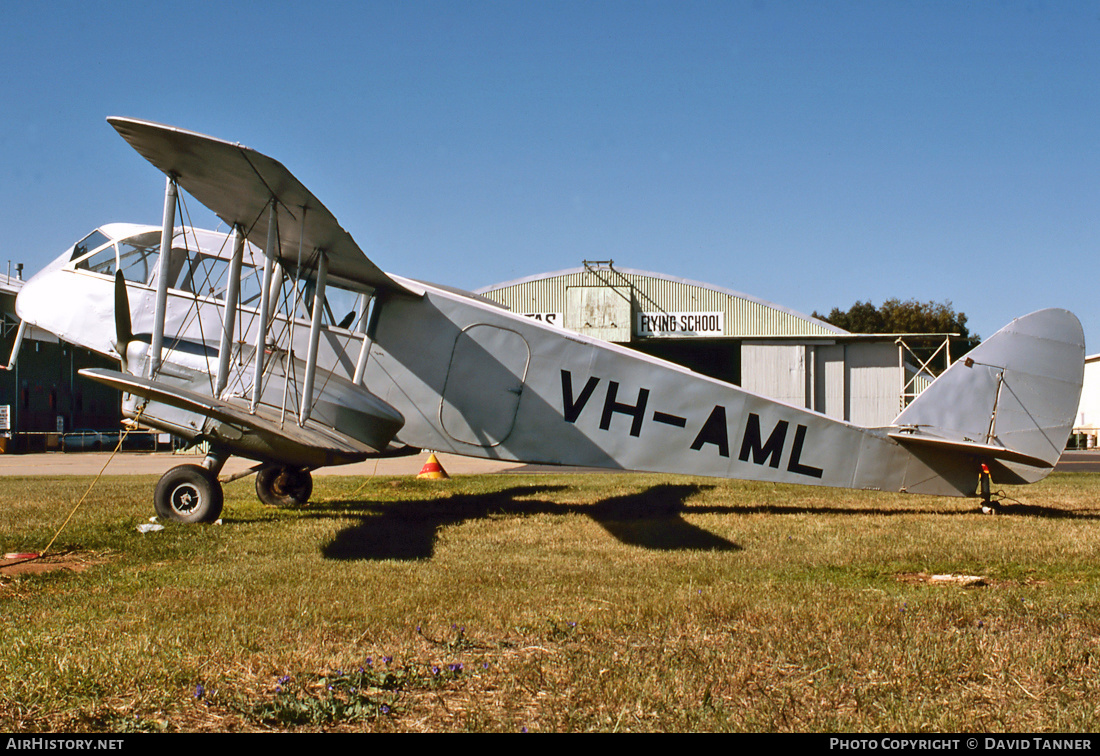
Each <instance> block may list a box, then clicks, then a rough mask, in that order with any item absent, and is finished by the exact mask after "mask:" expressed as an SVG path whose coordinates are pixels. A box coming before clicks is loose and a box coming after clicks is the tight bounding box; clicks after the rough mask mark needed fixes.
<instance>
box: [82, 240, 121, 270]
mask: <svg viewBox="0 0 1100 756" xmlns="http://www.w3.org/2000/svg"><path fill="white" fill-rule="evenodd" d="M76 267H77V269H78V270H90V271H91V272H92V273H102V274H103V275H106V276H113V275H114V274H115V269H116V266H115V245H113V244H109V245H108V246H106V247H104V248H103V249H101V250H99V251H98V252H96V253H95V254H94V255H91V256H90V257H87V258H85V259H83V260H81V261H80V262H78V263H77V264H76Z"/></svg>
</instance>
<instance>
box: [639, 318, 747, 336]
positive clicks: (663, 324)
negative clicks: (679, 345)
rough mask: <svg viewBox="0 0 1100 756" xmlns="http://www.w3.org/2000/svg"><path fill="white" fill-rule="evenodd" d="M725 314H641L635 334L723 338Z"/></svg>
mask: <svg viewBox="0 0 1100 756" xmlns="http://www.w3.org/2000/svg"><path fill="white" fill-rule="evenodd" d="M724 316H725V313H723V312H639V313H638V323H637V326H638V327H637V329H636V331H635V333H636V334H637V335H638V336H641V337H643V338H653V337H660V338H681V339H683V338H698V337H700V336H721V335H722V334H723V333H724V331H725V325H726V323H725V317H724Z"/></svg>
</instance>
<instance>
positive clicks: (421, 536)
mask: <svg viewBox="0 0 1100 756" xmlns="http://www.w3.org/2000/svg"><path fill="white" fill-rule="evenodd" d="M707 488H710V486H700V485H694V484H688V485H672V484H663V485H658V486H652V487H650V488H647V489H646V490H644V491H640V492H637V493H632V494H626V495H624V496H614V497H611V498H608V499H604V500H602V501H599V502H596V503H595V504H561V503H558V502H554V501H551V500H549V499H543V498H535V497H539V496H540V495H542V494H550V493H553V492H554V491H559V490H564V489H565V487H564V486H549V485H534V486H515V487H512V488H508V489H505V490H503V491H494V492H491V493H485V494H459V495H455V496H449V497H446V498H442V499H436V500H432V501H409V502H386V503H384V504H383V503H377V502H347V501H337V502H329V503H327V504H322V505H320V506H318V505H311V506H310V509H311V510H313V511H314V512H315V513H316V515H317V516H325V515H327V514H328V513H329V512H331V513H336V512H339V513H340V514H341V516H344V517H347V516H348V515H349V514H352V515H353V514H354V512H356V511H359V512H362V513H363V516H362V519H361V522H360V523H359V524H356V525H353V526H351V527H349V528H346V529H345V530H343V531H341V532H340V533H338V534H337V536H336V538H335V539H334V540H333V541H332V543H330V544H328V545H327V546H326V547H325V548H324V549H323V550H322V554H323V555H324V556H325V557H326V558H328V559H341V560H375V559H399V560H416V559H427V558H430V557H431V556H432V553H433V550H434V546H435V540H436V533H437V532H438V530H439V529H440V528H441V527H443V526H445V525H454V524H458V523H461V522H465V521H468V520H475V519H479V518H485V517H492V516H499V515H511V516H532V515H539V514H552V515H564V514H583V515H587V516H589V517H591V518H592V519H593V520H594V521H595V522H597V523H599V525H600V526H601V527H603V528H604V530H606V531H607V532H608V533H609V534H611V535H612V536H613V537H615V538H616V539H617V540H619V541H620V542H622V543H625V544H629V545H632V546H640V547H642V548H647V549H654V550H662V551H677V550H685V549H693V550H703V551H737V550H739V549H740V548H741V547H740V546H738V545H737V544H735V543H732V542H731V541H728V540H726V539H725V538H721V537H720V536H717V535H714V534H713V533H708V532H707V531H705V530H703V529H701V528H698V527H696V526H694V525H692V524H690V523H688V522H686V521H685V520H684V519H683V517H682V516H681V514H682V512H683V510H684V502H685V501H686V500H687V499H688V498H689V497H691V496H693V495H694V494H696V493H698V492H700V491H702V490H705V489H707ZM326 510H327V511H326Z"/></svg>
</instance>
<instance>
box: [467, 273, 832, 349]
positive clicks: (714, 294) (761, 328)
mask: <svg viewBox="0 0 1100 756" xmlns="http://www.w3.org/2000/svg"><path fill="white" fill-rule="evenodd" d="M627 284H628V285H629V286H630V287H631V288H632V290H633V300H634V302H633V305H634V309H635V311H637V312H670V313H671V312H722V313H724V324H723V334H722V335H723V336H726V337H766V336H830V335H843V334H846V333H847V331H844V330H843V329H840V328H837V327H836V326H833V325H830V324H829V323H826V322H824V321H821V320H818V319H816V318H812V317H810V316H809V315H804V314H802V313H800V312H796V311H794V310H791V309H789V308H787V307H783V306H781V305H777V304H775V303H773V302H766V301H764V300H762V299H758V298H756V297H752V296H749V295H747V294H742V293H741V292H737V291H731V290H729V289H724V288H721V287H717V286H712V285H710V284H704V283H699V282H696V281H688V280H684V279H679V278H673V277H671V276H665V275H662V274H660V273H651V272H648V271H642V270H632V269H630V268H615V267H611V268H608V267H599V268H588V267H585V268H575V269H572V270H563V271H557V272H554V273H544V274H541V275H537V276H530V277H527V278H523V279H519V280H516V281H508V282H505V283H500V284H496V285H495V286H489V287H487V288H484V289H479V290H478V291H477V293H478V294H481V295H482V296H485V297H487V298H488V299H491V300H493V301H496V302H499V303H500V304H502V305H504V306H505V307H507V308H509V309H510V310H513V311H514V312H521V313H535V312H565V310H566V290H567V289H569V288H572V287H579V286H608V287H612V286H614V287H622V286H624V285H627Z"/></svg>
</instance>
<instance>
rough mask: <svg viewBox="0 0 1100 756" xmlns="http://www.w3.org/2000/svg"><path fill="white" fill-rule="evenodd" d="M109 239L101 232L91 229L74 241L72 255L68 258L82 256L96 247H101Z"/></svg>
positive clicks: (75, 258)
mask: <svg viewBox="0 0 1100 756" xmlns="http://www.w3.org/2000/svg"><path fill="white" fill-rule="evenodd" d="M109 241H111V240H110V239H108V238H107V237H106V236H104V235H103V234H101V233H100V232H99V231H93V232H92V233H90V234H88V235H87V236H85V237H84V238H83V239H81V240H80V241H78V242H77V243H76V246H74V247H73V256H72V257H70V258H69V259H70V260H77V259H79V258H81V257H84V255H86V254H88V253H89V252H91V251H92V250H93V249H95V248H96V247H102V246H103V245H104V244H106V243H107V242H109Z"/></svg>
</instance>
